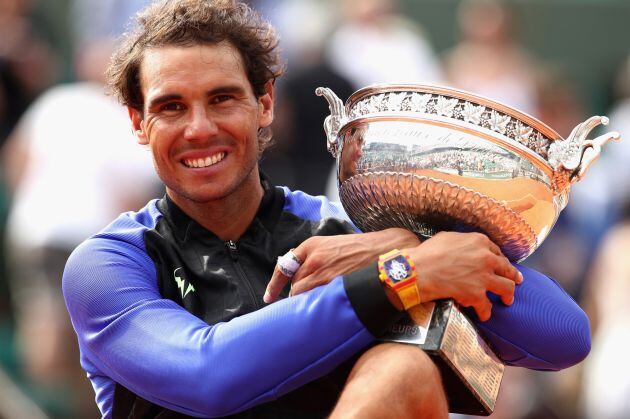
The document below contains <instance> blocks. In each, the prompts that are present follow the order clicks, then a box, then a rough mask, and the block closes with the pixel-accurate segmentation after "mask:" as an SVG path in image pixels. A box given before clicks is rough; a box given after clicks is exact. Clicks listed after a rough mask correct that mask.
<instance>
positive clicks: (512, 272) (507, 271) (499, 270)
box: [494, 256, 523, 284]
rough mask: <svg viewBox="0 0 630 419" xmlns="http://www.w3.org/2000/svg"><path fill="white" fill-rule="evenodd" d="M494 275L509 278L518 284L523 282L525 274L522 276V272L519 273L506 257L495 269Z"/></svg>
mask: <svg viewBox="0 0 630 419" xmlns="http://www.w3.org/2000/svg"><path fill="white" fill-rule="evenodd" d="M494 273H496V274H497V275H499V276H502V277H505V278H508V279H510V280H512V281H514V282H516V283H517V284H520V283H521V282H523V274H521V271H519V270H518V269H517V268H516V266H514V265H513V264H512V263H511V262H510V261H509V260H508V258H506V257H505V256H501V257H500V259H499V261H498V264H497V266H496V267H495V269H494Z"/></svg>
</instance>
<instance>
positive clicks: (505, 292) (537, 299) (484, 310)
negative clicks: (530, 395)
mask: <svg viewBox="0 0 630 419" xmlns="http://www.w3.org/2000/svg"><path fill="white" fill-rule="evenodd" d="M381 233H382V232H381ZM367 234H377V233H367ZM364 237H369V236H367V235H366V234H361V235H353V236H341V237H330V238H325V240H324V238H317V241H315V240H314V239H315V238H311V239H309V240H310V243H309V240H307V241H306V242H304V243H303V245H301V246H299V247H298V248H297V249H295V252H296V254H298V257H300V258H302V259H303V260H304V261H305V262H304V265H303V267H305V266H307V264H308V263H309V259H310V258H311V255H317V256H318V258H319V259H320V260H326V261H328V264H324V268H320V269H318V270H317V272H318V274H319V275H312V274H311V272H313V271H314V269H313V268H312V267H313V266H314V265H317V264H313V263H311V265H310V266H309V267H307V269H306V273H307V274H308V276H306V277H304V276H302V277H299V274H300V271H301V270H302V268H300V269H299V270H298V271H297V272H296V276H295V277H294V278H293V291H294V292H293V294H298V293H299V292H304V291H306V290H308V289H311V288H313V287H314V286H318V285H320V283H322V282H323V283H325V281H326V278H328V277H332V276H333V275H332V274H331V273H333V272H335V271H338V272H343V271H344V270H346V269H347V266H348V264H349V262H348V261H347V260H346V259H347V258H345V257H339V256H338V255H344V254H354V253H356V252H359V253H360V254H361V256H354V257H355V258H356V259H358V260H363V257H364V256H365V255H368V256H369V257H371V258H373V259H375V258H376V257H377V254H378V253H379V252H380V253H384V251H381V250H382V249H380V247H379V245H378V244H377V243H375V242H371V241H370V240H367V242H371V244H372V245H371V246H367V247H365V246H359V245H357V244H355V243H360V242H361V241H362V240H363V238H364ZM374 237H376V238H381V237H386V236H378V235H377V236H374ZM384 243H387V242H386V241H385V242H384ZM387 250H389V249H387ZM408 251H409V253H410V254H411V256H412V258H413V259H414V261H415V265H416V268H417V271H418V285H419V288H420V295H421V298H422V300H423V301H433V300H437V299H441V298H453V299H454V300H455V301H457V302H458V303H459V304H460V305H462V306H463V307H470V309H467V310H466V311H467V312H468V314H469V315H470V317H471V319H472V320H473V321H475V322H476V323H477V326H478V327H479V329H480V330H481V332H482V334H483V335H485V336H486V337H487V339H488V340H489V342H490V343H491V345H492V346H493V347H494V348H495V349H496V351H497V354H498V355H499V357H500V358H501V359H502V360H503V361H504V362H506V363H507V364H508V365H515V366H521V367H527V368H532V369H540V370H559V369H563V368H567V367H569V366H571V365H574V364H576V363H578V362H580V361H581V360H582V359H584V357H586V355H587V354H588V352H589V350H590V328H589V321H588V317H587V316H586V315H585V314H584V312H583V311H582V309H581V308H580V307H579V306H578V305H577V304H576V303H575V302H574V301H573V300H572V299H571V297H570V296H569V295H567V294H566V293H565V292H564V291H563V290H562V288H561V287H560V286H559V285H558V284H556V283H555V282H554V281H553V280H551V279H550V278H548V277H546V276H544V275H542V274H540V273H538V272H536V271H534V270H531V269H528V268H525V267H522V266H512V265H510V263H509V261H508V260H507V259H506V258H505V257H504V256H503V255H502V254H501V253H500V250H499V248H498V247H497V246H496V245H495V244H494V243H492V242H491V241H490V240H489V239H488V238H487V237H486V236H484V235H481V234H476V233H453V232H450V233H440V234H437V235H436V236H434V237H433V238H431V239H429V240H427V241H425V242H424V243H423V244H421V245H419V246H415V247H413V248H409V249H408ZM517 269H518V270H517ZM519 271H520V274H519ZM278 276H280V277H282V275H278V272H276V273H274V279H273V280H272V282H273V281H274V280H276V281H277V279H278ZM523 277H524V280H523ZM274 286H277V284H276V285H274ZM480 320H481V321H480Z"/></svg>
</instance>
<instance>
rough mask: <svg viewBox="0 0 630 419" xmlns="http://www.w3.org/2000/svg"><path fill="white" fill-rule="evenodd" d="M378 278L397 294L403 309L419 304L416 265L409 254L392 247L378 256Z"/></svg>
mask: <svg viewBox="0 0 630 419" xmlns="http://www.w3.org/2000/svg"><path fill="white" fill-rule="evenodd" d="M378 272H379V276H378V277H379V279H380V280H381V282H382V283H383V285H385V286H386V287H387V288H389V289H390V290H392V291H393V292H395V293H396V295H398V298H400V301H401V302H402V304H403V307H404V308H405V310H408V309H410V308H411V307H414V306H417V305H418V304H420V290H419V289H418V284H417V275H416V267H415V266H414V264H413V260H411V257H409V254H408V253H407V252H405V251H404V250H398V249H394V250H392V251H390V252H387V253H385V254H384V255H381V256H379V258H378Z"/></svg>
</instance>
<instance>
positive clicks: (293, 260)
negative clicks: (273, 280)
mask: <svg viewBox="0 0 630 419" xmlns="http://www.w3.org/2000/svg"><path fill="white" fill-rule="evenodd" d="M300 266H302V261H301V260H300V259H299V258H298V257H297V256H296V255H295V253H293V250H289V251H288V252H287V253H285V254H284V255H283V256H280V257H279V258H278V269H279V270H280V272H282V274H283V275H284V276H286V277H287V278H293V275H295V272H296V271H297V270H298V269H299V268H300Z"/></svg>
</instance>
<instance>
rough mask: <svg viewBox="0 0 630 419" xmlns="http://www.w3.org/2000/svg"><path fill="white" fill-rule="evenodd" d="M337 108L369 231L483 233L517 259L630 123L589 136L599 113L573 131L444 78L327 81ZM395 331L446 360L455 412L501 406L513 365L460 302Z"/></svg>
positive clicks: (334, 118)
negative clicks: (354, 86)
mask: <svg viewBox="0 0 630 419" xmlns="http://www.w3.org/2000/svg"><path fill="white" fill-rule="evenodd" d="M316 93H317V94H318V95H320V96H324V97H325V98H326V100H327V101H328V104H329V106H330V111H331V115H329V116H328V117H326V119H325V120H324V129H325V131H326V136H327V140H328V150H329V151H330V152H331V153H332V155H333V156H334V157H336V158H337V165H338V172H337V179H338V185H339V196H340V198H341V203H342V204H343V207H344V209H345V210H346V213H347V214H348V216H349V217H350V218H351V219H352V221H353V222H354V223H355V225H356V226H357V227H359V229H361V230H362V231H365V232H367V231H377V230H383V229H386V228H390V227H401V228H406V229H408V230H410V231H413V232H414V233H416V234H417V235H418V236H419V237H423V238H427V237H431V236H432V235H434V234H436V233H437V232H439V231H458V232H473V231H476V232H481V233H484V234H485V235H486V236H488V237H489V238H490V239H491V240H492V241H493V242H495V243H496V244H497V245H498V246H499V247H500V248H501V252H502V253H503V254H504V255H505V256H507V257H508V258H509V259H510V260H511V261H513V262H519V261H522V260H523V259H525V258H526V257H527V256H529V255H530V254H532V253H533V252H534V251H535V250H536V249H537V248H538V246H540V244H541V243H542V242H543V241H544V240H545V238H546V237H547V235H548V234H549V232H550V231H551V229H552V227H553V225H554V224H555V222H556V220H557V219H558V216H559V214H560V212H561V211H562V209H563V208H564V207H565V206H566V204H567V202H568V196H569V191H570V187H571V185H572V184H573V183H575V182H577V181H579V180H580V179H581V178H582V177H583V176H584V175H585V173H586V171H587V169H588V168H589V167H590V166H591V164H592V163H593V162H594V161H595V160H596V159H597V157H598V156H599V154H600V152H601V147H602V146H603V145H604V144H606V143H607V142H609V141H611V140H618V139H619V134H618V133H616V132H609V133H606V134H603V135H600V136H598V137H596V138H593V139H588V138H587V137H588V136H589V134H590V132H591V131H592V130H593V129H594V128H595V127H596V126H598V125H600V124H603V125H606V124H607V123H608V118H606V117H603V116H593V117H591V118H589V119H588V120H586V121H585V122H583V123H581V124H579V125H578V126H576V127H575V129H574V130H573V131H572V132H571V134H570V135H569V136H568V137H567V138H566V139H564V138H562V137H560V135H558V133H556V132H555V131H554V130H553V129H551V128H550V127H549V126H547V125H545V124H544V123H542V122H540V121H539V120H537V119H536V118H533V117H531V116H529V115H527V114H524V113H523V112H520V111H518V110H516V109H513V108H510V107H508V106H505V105H503V104H501V103H498V102H495V101H492V100H490V99H487V98H484V97H481V96H477V95H474V94H471V93H468V92H464V91H461V90H456V89H451V88H448V87H444V86H433V85H422V84H405V85H402V84H398V85H376V86H370V87H366V88H363V89H361V90H359V91H357V92H355V93H354V94H353V95H352V96H350V98H349V99H348V101H347V103H346V104H344V103H343V102H342V101H341V100H340V99H339V98H338V97H337V96H336V95H335V94H334V92H332V90H330V89H328V88H321V87H320V88H318V89H317V90H316ZM411 317H413V318H414V319H413V320H414V321H413V322H412V321H411V320H410V319H408V320H407V321H406V322H402V323H399V324H396V325H394V326H393V328H392V330H391V334H390V335H389V336H387V337H386V339H388V340H394V341H399V342H405V343H409V344H414V345H418V346H420V347H421V348H422V349H424V350H425V351H426V352H427V353H429V354H430V355H431V356H432V357H433V359H434V361H435V362H436V364H437V365H438V366H440V368H441V371H442V378H443V380H444V384H445V389H446V395H447V398H448V400H449V405H450V408H451V411H452V412H461V413H468V414H482V415H483V414H486V415H487V414H489V413H491V412H492V410H493V409H494V403H495V401H496V397H497V394H498V390H499V385H500V383H501V376H502V374H503V365H502V364H501V363H500V362H499V361H498V359H497V357H496V356H495V355H494V354H493V353H492V351H490V349H489V348H488V345H486V343H485V342H484V341H483V339H481V337H480V336H479V335H478V333H477V331H476V330H475V327H474V325H473V324H472V323H471V322H470V321H469V320H468V319H467V318H466V317H465V316H464V315H463V314H462V313H461V311H460V310H459V309H458V308H457V305H456V304H454V303H453V302H452V301H439V302H435V303H434V305H430V306H423V307H422V308H421V309H418V310H417V311H416V312H415V313H414V312H413V311H412V314H411Z"/></svg>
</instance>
